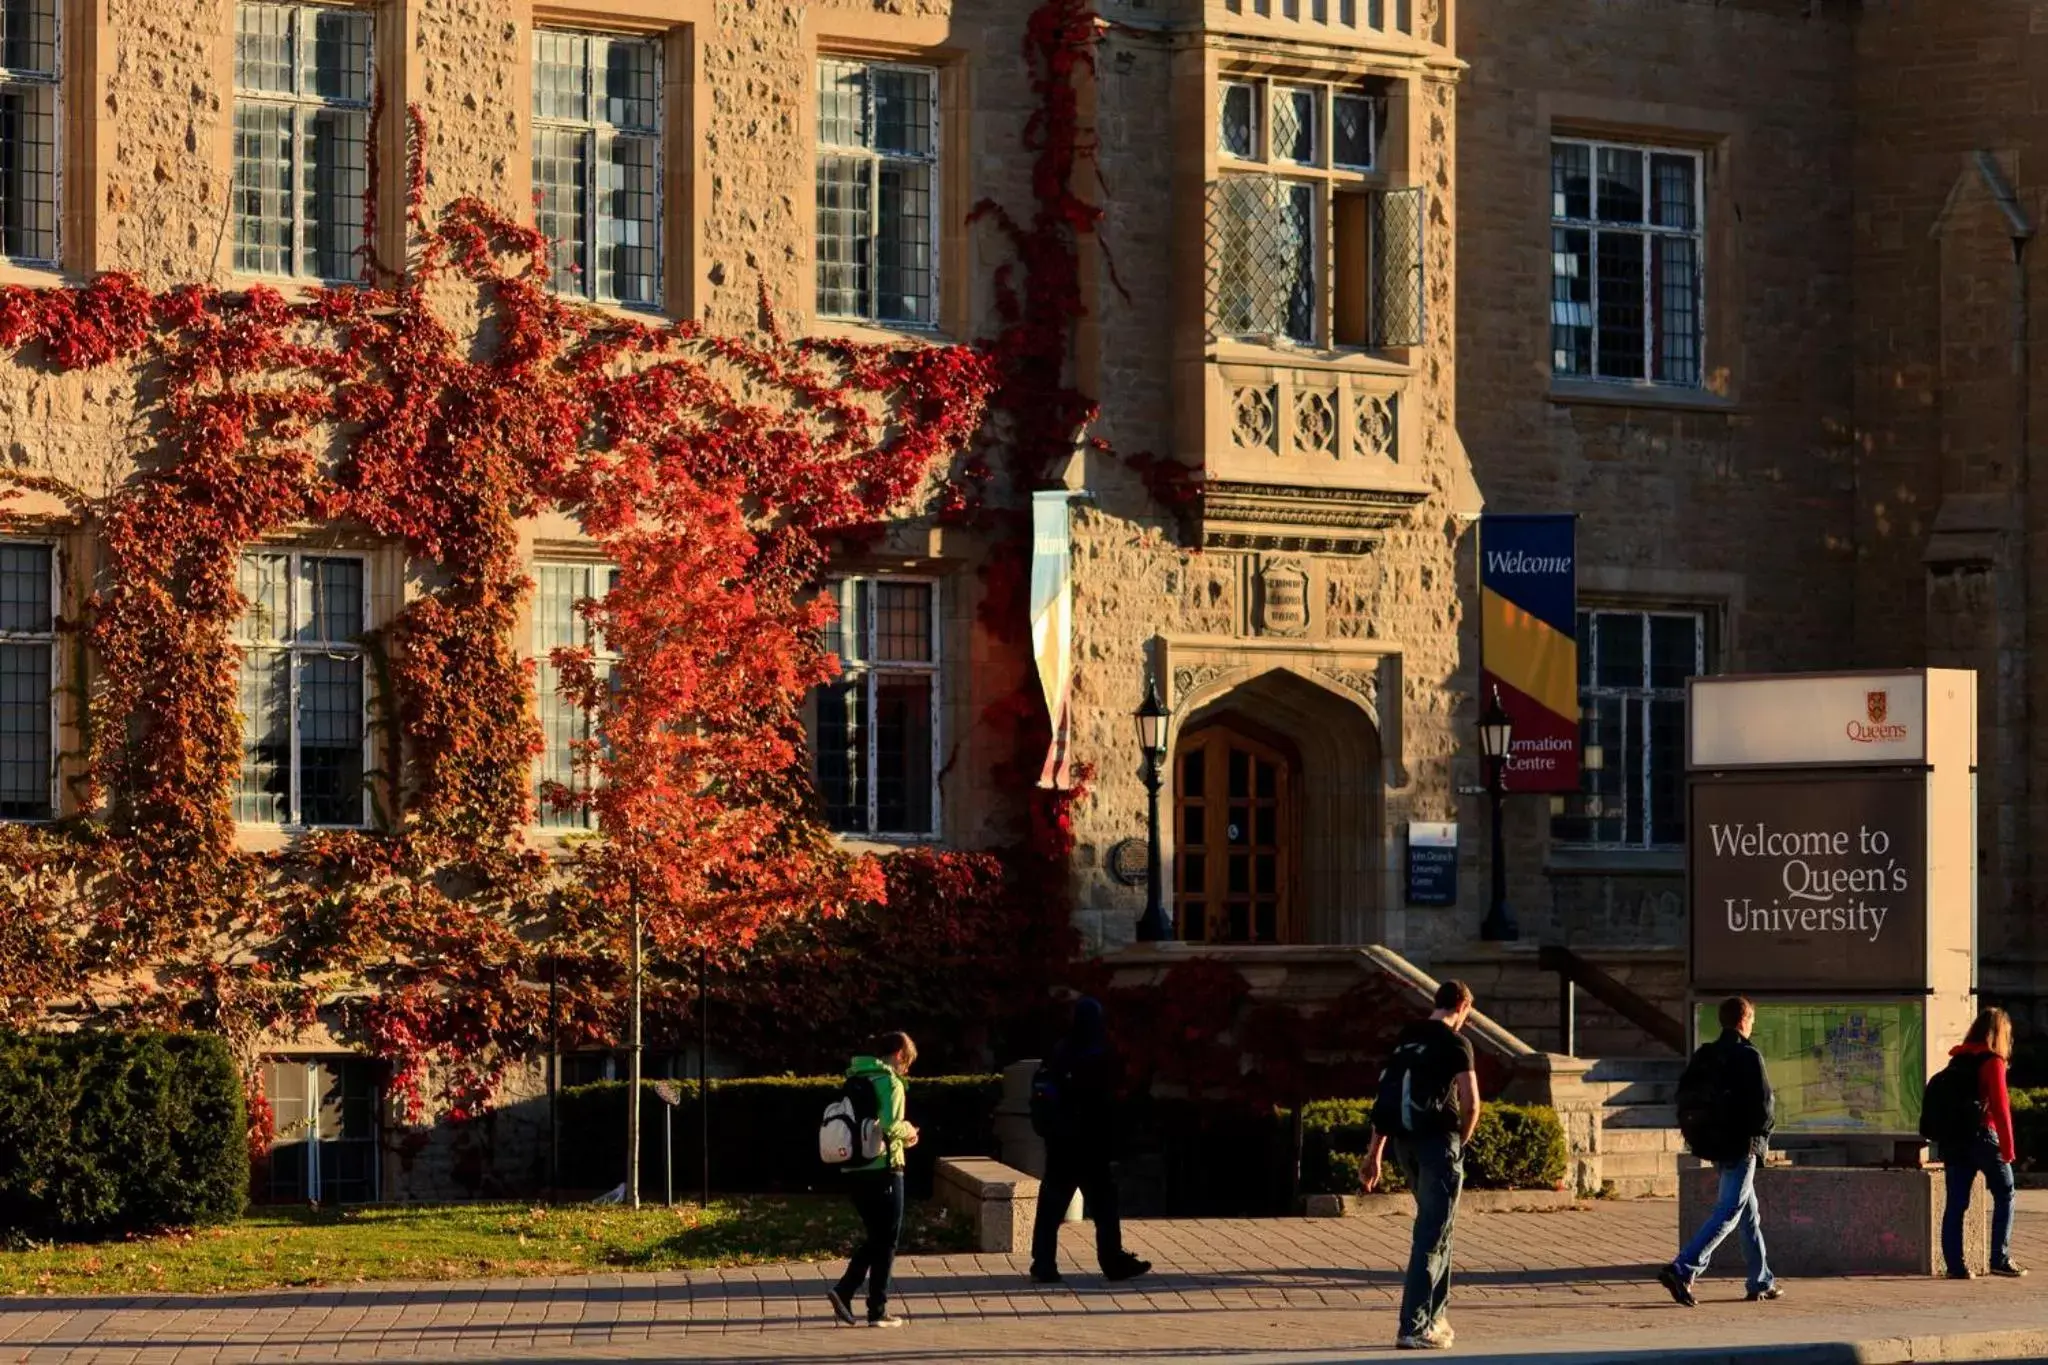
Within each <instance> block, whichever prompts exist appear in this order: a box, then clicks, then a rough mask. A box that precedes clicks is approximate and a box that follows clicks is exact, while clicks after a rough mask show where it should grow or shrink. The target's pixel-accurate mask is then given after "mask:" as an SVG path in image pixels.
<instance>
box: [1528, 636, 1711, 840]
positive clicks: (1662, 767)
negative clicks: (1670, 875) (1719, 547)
mask: <svg viewBox="0 0 2048 1365" xmlns="http://www.w3.org/2000/svg"><path fill="white" fill-rule="evenodd" d="M1714 620H1715V617H1714V613H1713V611H1712V610H1711V609H1710V608H1707V607H1693V606H1650V607H1639V606H1629V605H1616V606H1602V605H1589V606H1586V607H1583V608H1582V609H1581V610H1580V611H1579V613H1578V630H1579V739H1580V744H1581V754H1582V755H1584V756H1590V755H1591V754H1592V753H1594V752H1595V751H1597V753H1598V756H1599V764H1598V766H1597V767H1596V766H1593V765H1592V764H1591V763H1587V762H1582V763H1581V765H1580V768H1581V770H1580V776H1579V790H1578V791H1577V792H1574V793H1572V794H1570V795H1568V796H1565V797H1562V798H1560V800H1561V801H1562V804H1563V809H1562V810H1561V811H1555V810H1554V811H1553V814H1552V816H1551V821H1550V838H1551V844H1552V846H1553V847H1556V848H1560V849H1576V850H1587V851H1598V852H1608V853H1677V852H1680V851H1682V850H1683V849H1684V847H1685V715H1686V712H1685V705H1686V693H1685V682H1686V679H1687V678H1689V677H1693V676H1698V675H1703V674H1705V673H1706V672H1707V671H1708V670H1709V669H1710V668H1711V666H1712V654H1711V650H1712V646H1713V626H1714Z"/></svg>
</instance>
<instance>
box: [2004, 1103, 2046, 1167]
mask: <svg viewBox="0 0 2048 1365" xmlns="http://www.w3.org/2000/svg"><path fill="white" fill-rule="evenodd" d="M2007 1093H2008V1094H2009V1095H2010V1097H2011V1099H2012V1142H2013V1146H2014V1147H2015V1148H2016V1149H2017V1153H2016V1154H2017V1155H2018V1157H2019V1163H2018V1164H2019V1165H2020V1166H2022V1167H2023V1168H2025V1169H2028V1170H2038V1169H2040V1168H2041V1167H2042V1166H2043V1165H2044V1164H2048V1089H2039V1088H2036V1089H2028V1090H2019V1089H2015V1090H2012V1091H2009V1092H2007Z"/></svg>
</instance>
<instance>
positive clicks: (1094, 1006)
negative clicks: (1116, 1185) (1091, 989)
mask: <svg viewBox="0 0 2048 1365" xmlns="http://www.w3.org/2000/svg"><path fill="white" fill-rule="evenodd" d="M1050 1063H1051V1069H1052V1071H1053V1074H1054V1075H1056V1076H1057V1077H1058V1078H1059V1086H1060V1133H1059V1136H1058V1138H1057V1139H1056V1140H1061V1141H1067V1142H1072V1143H1075V1144H1077V1145H1079V1146H1083V1147H1088V1148H1094V1149H1104V1150H1106V1149H1108V1148H1110V1147H1111V1146H1113V1145H1114V1144H1115V1141H1116V1100H1117V1090H1118V1087H1119V1086H1120V1085H1121V1084H1122V1081H1123V1061H1122V1059H1121V1058H1120V1057H1118V1055H1117V1053H1116V1049H1115V1048H1114V1047H1112V1046H1111V1045H1110V1041H1109V1028H1108V1023H1107V1021H1106V1019H1105V1018H1104V1016H1103V1010H1102V1002H1101V1001H1099V1000H1095V999H1093V998H1090V997H1083V998H1082V999H1080V1000H1078V1001H1076V1002H1075V1003H1074V1022H1073V1024H1072V1025H1071V1026H1070V1027H1069V1028H1068V1029H1067V1035H1066V1037H1064V1038H1062V1039H1061V1040H1060V1041H1059V1044H1058V1046H1056V1047H1055V1048H1054V1049H1053V1053H1052V1057H1051V1058H1050Z"/></svg>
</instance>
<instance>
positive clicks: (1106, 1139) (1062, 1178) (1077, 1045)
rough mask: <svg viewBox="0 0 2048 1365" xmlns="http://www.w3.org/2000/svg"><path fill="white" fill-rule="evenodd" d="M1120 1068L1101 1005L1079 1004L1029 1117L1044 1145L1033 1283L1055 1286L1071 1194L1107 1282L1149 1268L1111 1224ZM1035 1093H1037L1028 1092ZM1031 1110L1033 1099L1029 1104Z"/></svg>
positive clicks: (1046, 1070) (1033, 1236)
mask: <svg viewBox="0 0 2048 1365" xmlns="http://www.w3.org/2000/svg"><path fill="white" fill-rule="evenodd" d="M1122 1072H1123V1063H1122V1059H1121V1058H1119V1057H1118V1056H1117V1053H1116V1049H1115V1048H1113V1047H1112V1046H1111V1045H1110V1041H1109V1028H1108V1022H1107V1020H1106V1019H1105V1017H1104V1015H1103V1010H1102V1002H1101V1001H1099V1000H1095V999H1092V998H1089V997H1085V996H1084V997H1083V998H1082V999H1080V1000H1078V1001H1076V1002H1075V1004H1074V1022H1073V1025H1072V1026H1071V1027H1070V1028H1069V1029H1068V1030H1067V1036H1066V1037H1065V1038H1063V1039H1061V1040H1060V1043H1059V1045H1058V1046H1057V1047H1055V1048H1054V1049H1053V1053H1052V1056H1051V1057H1050V1058H1048V1059H1047V1060H1046V1064H1045V1067H1044V1071H1043V1073H1042V1082H1043V1087H1044V1088H1049V1090H1050V1093H1049V1094H1048V1095H1046V1096H1045V1097H1044V1104H1043V1110H1044V1112H1043V1113H1042V1114H1040V1115H1035V1116H1034V1117H1035V1118H1036V1119H1037V1121H1038V1123H1039V1126H1040V1128H1041V1136H1043V1137H1044V1139H1045V1178H1044V1179H1043V1180H1041V1181H1040V1182H1039V1186H1038V1217H1037V1220H1036V1222H1035V1223H1034V1224H1033V1226H1032V1229H1031V1278H1032V1279H1033V1280H1035V1281H1037V1282H1038V1283H1039V1284H1058V1283H1059V1282H1060V1264H1059V1257H1060V1224H1061V1223H1062V1222H1064V1221H1065V1220H1066V1215H1067V1205H1068V1204H1070V1203H1072V1202H1073V1199H1074V1191H1076V1190H1079V1191H1080V1192H1081V1197H1082V1200H1083V1201H1084V1205H1085V1207H1086V1210H1087V1213H1088V1217H1089V1218H1090V1219H1092V1220H1093V1221H1094V1223H1095V1259H1096V1263H1097V1264H1098V1265H1100V1266H1101V1267H1102V1277H1103V1278H1104V1279H1106V1280H1129V1279H1134V1278H1136V1277H1137V1276H1139V1275H1142V1274H1144V1273H1145V1272H1146V1271H1148V1270H1150V1269H1151V1268H1152V1263H1151V1262H1150V1261H1143V1260H1140V1259H1138V1258H1137V1257H1136V1256H1133V1255H1132V1254H1131V1253H1130V1252H1128V1251H1125V1250H1124V1242H1123V1224H1122V1222H1121V1221H1120V1220H1119V1219H1118V1217H1117V1192H1116V1175H1115V1171H1114V1169H1113V1166H1112V1163H1113V1162H1114V1161H1115V1159H1116V1103H1117V1088H1118V1086H1119V1085H1120V1083H1121V1082H1122V1079H1123V1077H1122ZM1034 1088H1035V1089H1037V1088H1041V1087H1034ZM1033 1103H1034V1108H1037V1107H1038V1106H1039V1097H1038V1096H1034V1101H1033Z"/></svg>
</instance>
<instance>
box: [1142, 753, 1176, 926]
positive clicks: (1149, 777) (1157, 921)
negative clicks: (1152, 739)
mask: <svg viewBox="0 0 2048 1365" xmlns="http://www.w3.org/2000/svg"><path fill="white" fill-rule="evenodd" d="M1160 785H1161V783H1160V781H1159V758H1158V756H1157V755H1156V754H1149V753H1148V754H1146V755H1145V792H1146V815H1145V917H1144V918H1143V919H1141V920H1139V921H1138V938H1139V939H1140V941H1142V942H1145V943H1161V942H1164V941H1166V940H1167V939H1170V938H1172V937H1173V921H1172V920H1171V919H1170V918H1168V917H1167V914H1166V895H1165V888H1164V887H1163V886H1162V882H1163V881H1164V880H1165V879H1164V877H1163V876H1161V874H1160V870H1159V868H1160V862H1159V788H1160Z"/></svg>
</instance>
